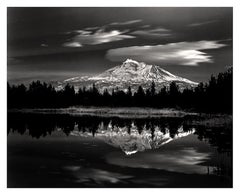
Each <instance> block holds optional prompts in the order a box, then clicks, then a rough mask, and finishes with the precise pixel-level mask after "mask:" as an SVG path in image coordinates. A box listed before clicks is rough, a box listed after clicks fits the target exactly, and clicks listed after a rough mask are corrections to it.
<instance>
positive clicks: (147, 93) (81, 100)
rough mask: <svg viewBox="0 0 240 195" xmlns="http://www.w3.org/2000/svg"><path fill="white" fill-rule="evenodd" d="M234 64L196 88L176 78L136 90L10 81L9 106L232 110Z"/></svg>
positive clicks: (228, 111) (230, 111)
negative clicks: (185, 86)
mask: <svg viewBox="0 0 240 195" xmlns="http://www.w3.org/2000/svg"><path fill="white" fill-rule="evenodd" d="M232 75H233V72H232V68H230V69H228V70H227V71H226V72H224V73H219V74H218V75H217V76H213V75H212V76H211V78H210V80H209V82H208V83H205V84H204V83H199V85H198V86H197V87H195V88H191V89H190V88H188V89H184V90H182V91H181V90H180V89H179V87H178V85H177V84H176V83H175V82H171V83H170V86H169V87H168V88H167V87H162V88H161V89H160V90H159V91H157V90H156V84H155V83H154V82H152V83H151V86H150V87H149V88H148V89H146V90H144V89H143V87H142V86H139V87H138V89H137V91H136V92H133V91H132V89H131V87H130V86H129V87H128V89H127V91H126V92H125V91H123V90H119V89H113V90H112V91H110V92H109V91H108V90H107V89H105V90H104V91H103V92H102V93H100V91H99V90H98V89H97V87H96V86H95V84H93V85H92V87H90V88H89V89H87V88H86V87H83V88H79V89H78V91H77V92H76V91H75V89H74V87H73V86H71V85H69V84H67V85H65V87H64V88H63V89H62V90H56V89H55V88H54V86H52V85H51V84H47V83H45V82H43V83H42V82H40V81H33V82H32V83H31V84H29V86H28V87H26V86H25V85H24V84H20V85H10V84H9V83H7V95H8V96H7V103H8V108H59V107H69V106H78V105H79V106H110V107H123V106H124V107H154V108H181V109H191V110H196V111H203V112H224V113H225V112H226V113H232V101H233V96H232V95H233V80H232V77H233V76H232Z"/></svg>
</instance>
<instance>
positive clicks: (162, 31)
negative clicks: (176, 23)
mask: <svg viewBox="0 0 240 195" xmlns="http://www.w3.org/2000/svg"><path fill="white" fill-rule="evenodd" d="M131 34H132V35H140V36H163V37H165V36H171V35H172V34H171V30H169V29H166V28H154V29H146V30H137V31H133V32H132V33H131Z"/></svg>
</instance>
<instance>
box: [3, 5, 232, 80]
mask: <svg viewBox="0 0 240 195" xmlns="http://www.w3.org/2000/svg"><path fill="white" fill-rule="evenodd" d="M7 20H8V49H7V51H8V80H9V81H10V82H12V83H20V82H28V81H31V80H36V79H40V80H44V81H49V80H58V79H59V80H62V79H66V78H69V77H74V76H79V75H89V74H96V73H100V72H102V71H104V70H106V69H109V68H111V67H113V66H116V65H119V64H121V63H122V61H124V60H126V59H127V58H131V59H134V60H138V61H143V62H146V63H148V64H155V65H159V66H160V67H162V68H164V69H166V70H168V71H170V72H171V73H173V74H176V75H179V76H183V77H186V78H188V79H190V80H193V81H197V82H199V81H203V82H206V81H207V80H208V79H209V77H210V75H211V74H217V73H219V72H221V71H224V70H226V67H228V66H231V65H232V8H223V7H222V8H210V7H209V8H206V7H202V8H201V7H196V8H190V7H189V8H174V7H173V8H163V7H162V8H157V7H154V8H150V7H149V8H146V7H144V8H140V7H138V8H125V7H122V8H110V7H109V8H39V7H36V8H8V17H7Z"/></svg>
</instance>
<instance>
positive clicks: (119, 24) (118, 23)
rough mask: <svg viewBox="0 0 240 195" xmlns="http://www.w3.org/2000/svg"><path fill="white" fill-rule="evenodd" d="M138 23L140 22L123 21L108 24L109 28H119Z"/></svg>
mask: <svg viewBox="0 0 240 195" xmlns="http://www.w3.org/2000/svg"><path fill="white" fill-rule="evenodd" d="M139 22H142V20H129V21H125V22H113V23H110V24H109V25H111V26H115V25H117V26H121V25H130V24H135V23H139Z"/></svg>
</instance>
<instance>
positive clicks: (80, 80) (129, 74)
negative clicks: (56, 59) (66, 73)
mask: <svg viewBox="0 0 240 195" xmlns="http://www.w3.org/2000/svg"><path fill="white" fill-rule="evenodd" d="M152 81H154V82H155V84H156V88H157V90H159V89H160V88H162V87H163V86H167V87H168V86H169V84H170V83H171V82H172V81H174V82H176V83H177V84H178V85H179V87H180V88H189V87H194V86H196V85H197V84H198V83H196V82H193V81H190V80H188V79H185V78H182V77H179V76H176V75H173V74H171V73H170V72H168V71H166V70H164V69H162V68H160V67H159V66H157V65H148V64H145V63H144V62H137V61H135V60H131V59H127V60H126V61H125V62H123V64H122V65H118V66H115V67H113V68H111V69H108V70H106V71H105V72H103V73H101V74H99V75H96V76H92V77H87V76H84V77H74V78H70V79H67V80H64V81H63V82H62V85H64V84H66V83H69V84H71V85H74V86H75V89H78V88H79V87H83V86H86V87H88V86H91V85H92V84H93V83H95V85H96V87H98V88H99V89H100V91H103V90H104V89H105V88H107V89H108V90H111V89H114V88H118V89H121V90H125V91H126V90H127V88H128V86H131V88H132V90H133V91H136V90H137V88H138V86H140V85H141V86H142V87H143V88H144V89H146V88H148V87H149V86H150V85H151V83H152ZM59 87H60V86H59Z"/></svg>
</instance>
